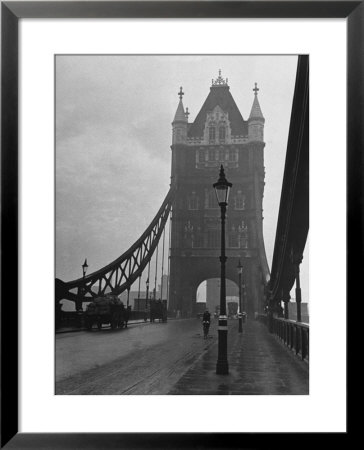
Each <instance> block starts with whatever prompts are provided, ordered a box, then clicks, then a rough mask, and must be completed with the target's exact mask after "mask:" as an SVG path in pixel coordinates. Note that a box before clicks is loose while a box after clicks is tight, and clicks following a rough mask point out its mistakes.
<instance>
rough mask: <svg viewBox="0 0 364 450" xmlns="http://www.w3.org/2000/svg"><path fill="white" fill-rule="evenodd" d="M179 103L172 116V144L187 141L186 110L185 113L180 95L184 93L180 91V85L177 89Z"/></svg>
mask: <svg viewBox="0 0 364 450" xmlns="http://www.w3.org/2000/svg"><path fill="white" fill-rule="evenodd" d="M178 95H179V103H178V106H177V111H176V114H175V116H174V119H173V122H172V129H173V135H172V144H173V145H174V144H185V143H186V142H187V123H188V114H189V113H188V111H187V114H186V112H185V109H184V107H183V103H182V97H183V95H184V92H183V91H182V86H181V87H180V90H179V93H178Z"/></svg>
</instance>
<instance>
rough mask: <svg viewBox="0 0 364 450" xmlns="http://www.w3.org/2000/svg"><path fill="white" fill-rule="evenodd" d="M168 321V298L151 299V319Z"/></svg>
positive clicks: (152, 320)
mask: <svg viewBox="0 0 364 450" xmlns="http://www.w3.org/2000/svg"><path fill="white" fill-rule="evenodd" d="M156 319H159V322H160V321H162V322H167V300H150V321H151V322H154V321H155V320H156Z"/></svg>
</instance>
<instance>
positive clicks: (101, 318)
mask: <svg viewBox="0 0 364 450" xmlns="http://www.w3.org/2000/svg"><path fill="white" fill-rule="evenodd" d="M129 313H130V309H129V308H125V306H124V304H123V302H122V301H121V300H120V299H119V298H118V297H117V296H116V295H108V296H105V297H97V298H95V300H94V301H92V302H91V303H90V304H89V305H87V309H86V312H85V325H86V329H87V330H91V329H92V327H93V325H95V324H96V325H97V328H98V329H99V330H100V329H101V328H102V325H103V324H110V326H111V328H112V329H115V328H123V327H124V326H125V327H127V325H128V320H129Z"/></svg>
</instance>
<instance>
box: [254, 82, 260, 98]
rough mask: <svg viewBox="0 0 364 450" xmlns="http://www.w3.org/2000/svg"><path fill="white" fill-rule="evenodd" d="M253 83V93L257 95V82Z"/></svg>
mask: <svg viewBox="0 0 364 450" xmlns="http://www.w3.org/2000/svg"><path fill="white" fill-rule="evenodd" d="M254 84H255V87H254V89H253V91H254V95H258V91H259V88H258V85H257V83H254Z"/></svg>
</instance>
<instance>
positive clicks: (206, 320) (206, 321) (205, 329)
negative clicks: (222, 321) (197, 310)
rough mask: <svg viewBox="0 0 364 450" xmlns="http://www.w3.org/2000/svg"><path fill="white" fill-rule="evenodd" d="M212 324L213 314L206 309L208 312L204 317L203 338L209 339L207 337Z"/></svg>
mask: <svg viewBox="0 0 364 450" xmlns="http://www.w3.org/2000/svg"><path fill="white" fill-rule="evenodd" d="M210 322H211V314H210V313H209V310H208V309H206V311H205V312H204V313H203V316H202V327H203V338H204V339H207V336H208V334H209V328H210Z"/></svg>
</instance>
